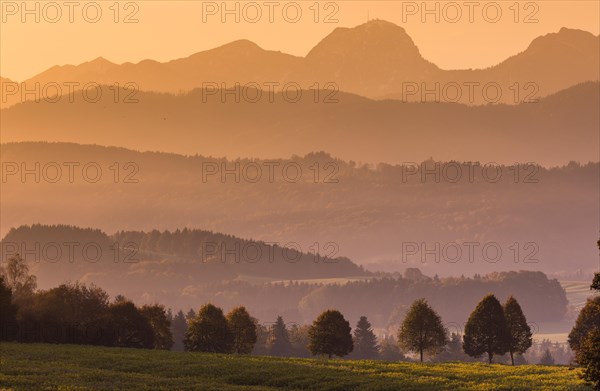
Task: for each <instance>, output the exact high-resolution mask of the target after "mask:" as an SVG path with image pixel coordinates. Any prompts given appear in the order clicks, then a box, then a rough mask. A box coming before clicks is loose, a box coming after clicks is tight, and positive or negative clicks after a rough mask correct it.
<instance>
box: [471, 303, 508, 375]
mask: <svg viewBox="0 0 600 391" xmlns="http://www.w3.org/2000/svg"><path fill="white" fill-rule="evenodd" d="M509 344H510V338H509V331H508V327H507V326H506V319H505V318H504V310H503V309H502V305H501V304H500V302H499V301H498V299H496V296H494V295H491V294H490V295H487V296H486V297H484V298H483V299H482V300H481V301H480V302H479V304H477V307H475V310H474V311H473V312H472V313H471V315H470V316H469V320H468V321H467V324H466V326H465V335H464V337H463V350H464V351H465V353H467V354H468V355H469V356H472V357H481V355H483V354H484V353H487V355H488V363H490V364H491V363H492V359H493V357H494V354H499V355H502V354H504V353H506V352H508V348H509Z"/></svg>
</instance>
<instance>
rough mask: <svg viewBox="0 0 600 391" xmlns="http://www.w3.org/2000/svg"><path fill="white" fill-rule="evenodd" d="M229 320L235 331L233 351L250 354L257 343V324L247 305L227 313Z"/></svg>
mask: <svg viewBox="0 0 600 391" xmlns="http://www.w3.org/2000/svg"><path fill="white" fill-rule="evenodd" d="M227 322H228V323H229V328H230V329H231V332H232V333H233V352H234V353H238V354H250V353H251V352H252V349H253V348H254V344H255V343H256V339H257V335H256V324H255V323H254V321H253V320H252V318H251V317H250V314H249V313H248V311H246V308H245V307H236V308H234V309H233V310H231V312H229V314H227Z"/></svg>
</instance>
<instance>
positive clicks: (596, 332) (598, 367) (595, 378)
mask: <svg viewBox="0 0 600 391" xmlns="http://www.w3.org/2000/svg"><path fill="white" fill-rule="evenodd" d="M576 359H577V363H578V364H579V365H581V366H582V367H583V376H582V377H583V378H584V379H585V380H587V381H589V382H592V383H593V384H594V389H595V390H600V327H596V328H594V329H593V330H592V331H590V332H589V333H588V334H587V335H586V336H585V338H584V339H583V341H582V342H581V344H580V346H579V350H578V351H577V353H576Z"/></svg>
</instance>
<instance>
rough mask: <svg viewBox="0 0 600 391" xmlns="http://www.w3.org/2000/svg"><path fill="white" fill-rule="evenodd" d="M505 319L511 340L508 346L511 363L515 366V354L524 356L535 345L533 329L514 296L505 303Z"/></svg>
mask: <svg viewBox="0 0 600 391" xmlns="http://www.w3.org/2000/svg"><path fill="white" fill-rule="evenodd" d="M504 318H505V319H506V327H507V328H508V336H509V338H510V341H509V345H508V351H509V353H510V362H511V364H512V365H515V358H514V354H515V353H519V354H524V353H525V352H526V351H527V349H529V348H530V347H531V345H532V343H533V339H532V338H531V336H532V334H531V328H530V327H529V325H528V324H527V319H525V315H524V314H523V311H522V310H521V306H520V305H519V303H518V302H517V300H516V299H515V298H514V297H512V296H510V297H509V298H508V300H506V303H504Z"/></svg>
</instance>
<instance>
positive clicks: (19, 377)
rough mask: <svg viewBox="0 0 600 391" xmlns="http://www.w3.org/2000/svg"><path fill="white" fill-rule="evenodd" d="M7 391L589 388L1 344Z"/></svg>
mask: <svg viewBox="0 0 600 391" xmlns="http://www.w3.org/2000/svg"><path fill="white" fill-rule="evenodd" d="M0 353H1V354H0V388H2V389H3V390H5V389H9V390H65V391H66V390H118V389H127V390H130V389H134V390H274V389H288V390H569V391H572V390H590V388H587V387H586V386H584V385H583V383H582V381H581V380H579V378H578V376H577V375H578V370H577V369H569V368H567V367H542V366H534V365H528V366H517V367H510V366H504V365H486V364H459V363H447V364H417V363H393V362H381V361H350V360H324V359H279V358H274V357H261V356H235V355H217V354H202V353H179V352H167V351H153V350H136V349H118V348H103V347H92V346H75V345H48V344H15V343H2V344H0Z"/></svg>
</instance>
